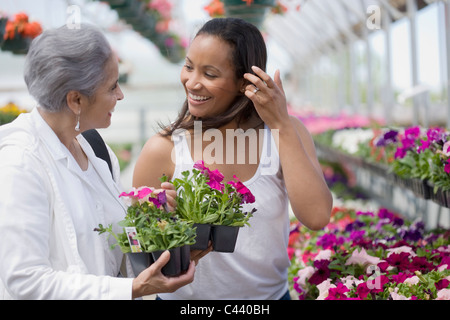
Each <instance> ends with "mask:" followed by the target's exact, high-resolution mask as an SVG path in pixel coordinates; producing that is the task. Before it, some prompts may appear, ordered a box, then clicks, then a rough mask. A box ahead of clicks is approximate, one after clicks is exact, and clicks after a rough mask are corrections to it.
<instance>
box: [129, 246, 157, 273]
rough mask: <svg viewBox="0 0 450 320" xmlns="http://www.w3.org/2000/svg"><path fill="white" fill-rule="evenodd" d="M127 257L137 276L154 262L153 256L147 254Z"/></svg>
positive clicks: (130, 254)
mask: <svg viewBox="0 0 450 320" xmlns="http://www.w3.org/2000/svg"><path fill="white" fill-rule="evenodd" d="M127 256H128V258H129V259H130V263H131V267H132V269H133V272H134V275H135V276H137V275H138V274H139V273H141V272H142V271H144V270H145V269H147V268H148V267H149V266H150V265H151V264H152V263H153V261H154V260H153V257H152V255H151V254H150V253H147V252H139V253H127Z"/></svg>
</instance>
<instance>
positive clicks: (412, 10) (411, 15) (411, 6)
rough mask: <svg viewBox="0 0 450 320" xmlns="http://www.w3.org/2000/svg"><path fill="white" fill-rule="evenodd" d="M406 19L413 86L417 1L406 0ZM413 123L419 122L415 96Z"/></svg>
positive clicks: (416, 68)
mask: <svg viewBox="0 0 450 320" xmlns="http://www.w3.org/2000/svg"><path fill="white" fill-rule="evenodd" d="M407 6H408V19H409V23H410V26H409V31H410V42H411V72H412V73H411V75H412V87H413V88H415V87H416V86H417V85H418V84H419V76H418V63H419V60H418V57H417V32H416V28H417V26H416V25H417V15H416V13H417V3H416V0H408V1H407ZM413 108H414V109H413V125H418V124H419V101H418V99H417V97H414V98H413Z"/></svg>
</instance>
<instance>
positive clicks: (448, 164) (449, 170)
mask: <svg viewBox="0 0 450 320" xmlns="http://www.w3.org/2000/svg"><path fill="white" fill-rule="evenodd" d="M444 171H445V173H448V174H450V158H449V159H447V162H446V163H445V166H444Z"/></svg>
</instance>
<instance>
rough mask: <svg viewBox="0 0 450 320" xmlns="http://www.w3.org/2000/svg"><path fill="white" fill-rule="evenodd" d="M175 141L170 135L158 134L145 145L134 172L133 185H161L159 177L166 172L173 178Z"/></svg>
mask: <svg viewBox="0 0 450 320" xmlns="http://www.w3.org/2000/svg"><path fill="white" fill-rule="evenodd" d="M172 150H173V142H172V139H171V138H170V137H163V136H161V135H160V134H156V135H154V136H152V137H150V138H149V139H148V140H147V142H146V143H145V145H144V146H143V148H142V150H141V152H140V154H139V157H138V159H137V162H136V166H135V168H134V174H133V186H134V187H138V186H144V185H145V186H150V187H159V185H160V183H159V178H160V177H161V176H162V175H163V174H164V175H166V176H168V177H169V178H171V176H172V174H173V171H174V169H175V164H174V163H173V161H172Z"/></svg>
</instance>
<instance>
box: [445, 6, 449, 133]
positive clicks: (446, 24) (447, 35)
mask: <svg viewBox="0 0 450 320" xmlns="http://www.w3.org/2000/svg"><path fill="white" fill-rule="evenodd" d="M444 7H445V36H446V37H445V38H446V48H447V58H446V59H447V128H450V3H449V2H448V1H445V2H444Z"/></svg>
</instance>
